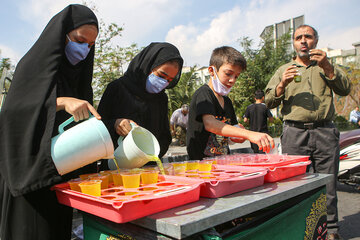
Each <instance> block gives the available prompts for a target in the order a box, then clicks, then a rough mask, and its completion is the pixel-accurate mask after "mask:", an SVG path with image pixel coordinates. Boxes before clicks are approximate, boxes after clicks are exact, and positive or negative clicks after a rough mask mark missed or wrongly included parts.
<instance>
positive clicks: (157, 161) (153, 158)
mask: <svg viewBox="0 0 360 240" xmlns="http://www.w3.org/2000/svg"><path fill="white" fill-rule="evenodd" d="M149 157H150V158H151V160H150V161H154V162H156V164H157V165H158V167H159V169H160V172H161V174H162V175H165V170H164V167H163V165H162V162H161V160H160V158H158V156H156V155H149Z"/></svg>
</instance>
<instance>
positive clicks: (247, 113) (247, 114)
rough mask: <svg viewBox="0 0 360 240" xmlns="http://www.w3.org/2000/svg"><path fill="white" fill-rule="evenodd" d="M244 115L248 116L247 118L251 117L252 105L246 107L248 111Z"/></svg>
mask: <svg viewBox="0 0 360 240" xmlns="http://www.w3.org/2000/svg"><path fill="white" fill-rule="evenodd" d="M244 117H246V118H250V106H248V107H247V108H246V111H245V114H244Z"/></svg>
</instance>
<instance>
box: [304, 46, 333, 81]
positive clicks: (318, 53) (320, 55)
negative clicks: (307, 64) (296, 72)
mask: <svg viewBox="0 0 360 240" xmlns="http://www.w3.org/2000/svg"><path fill="white" fill-rule="evenodd" d="M310 60H311V61H316V62H317V64H318V65H319V67H321V68H322V69H324V72H325V75H326V76H327V77H328V78H333V77H334V67H333V65H331V63H330V62H329V60H328V59H327V56H326V52H324V51H322V50H320V49H311V50H310Z"/></svg>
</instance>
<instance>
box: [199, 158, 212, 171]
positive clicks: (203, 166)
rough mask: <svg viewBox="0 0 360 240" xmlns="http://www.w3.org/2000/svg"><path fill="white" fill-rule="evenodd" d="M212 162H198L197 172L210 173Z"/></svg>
mask: <svg viewBox="0 0 360 240" xmlns="http://www.w3.org/2000/svg"><path fill="white" fill-rule="evenodd" d="M212 163H213V161H212V160H202V161H200V162H199V172H210V171H211V168H212Z"/></svg>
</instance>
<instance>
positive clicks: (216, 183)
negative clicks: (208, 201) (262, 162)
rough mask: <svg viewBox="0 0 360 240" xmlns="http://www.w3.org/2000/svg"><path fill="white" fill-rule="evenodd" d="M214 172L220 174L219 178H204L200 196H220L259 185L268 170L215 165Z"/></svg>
mask: <svg viewBox="0 0 360 240" xmlns="http://www.w3.org/2000/svg"><path fill="white" fill-rule="evenodd" d="M213 167H214V170H213V171H212V173H213V174H219V176H218V178H217V179H203V181H204V184H202V185H201V188H200V196H201V197H207V198H218V197H222V196H226V195H229V194H232V193H235V192H240V191H243V190H246V189H250V188H254V187H258V186H261V185H263V184H264V176H265V174H266V173H267V170H266V169H264V168H254V167H239V166H237V167H236V169H226V168H225V169H224V168H222V166H221V165H213Z"/></svg>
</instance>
